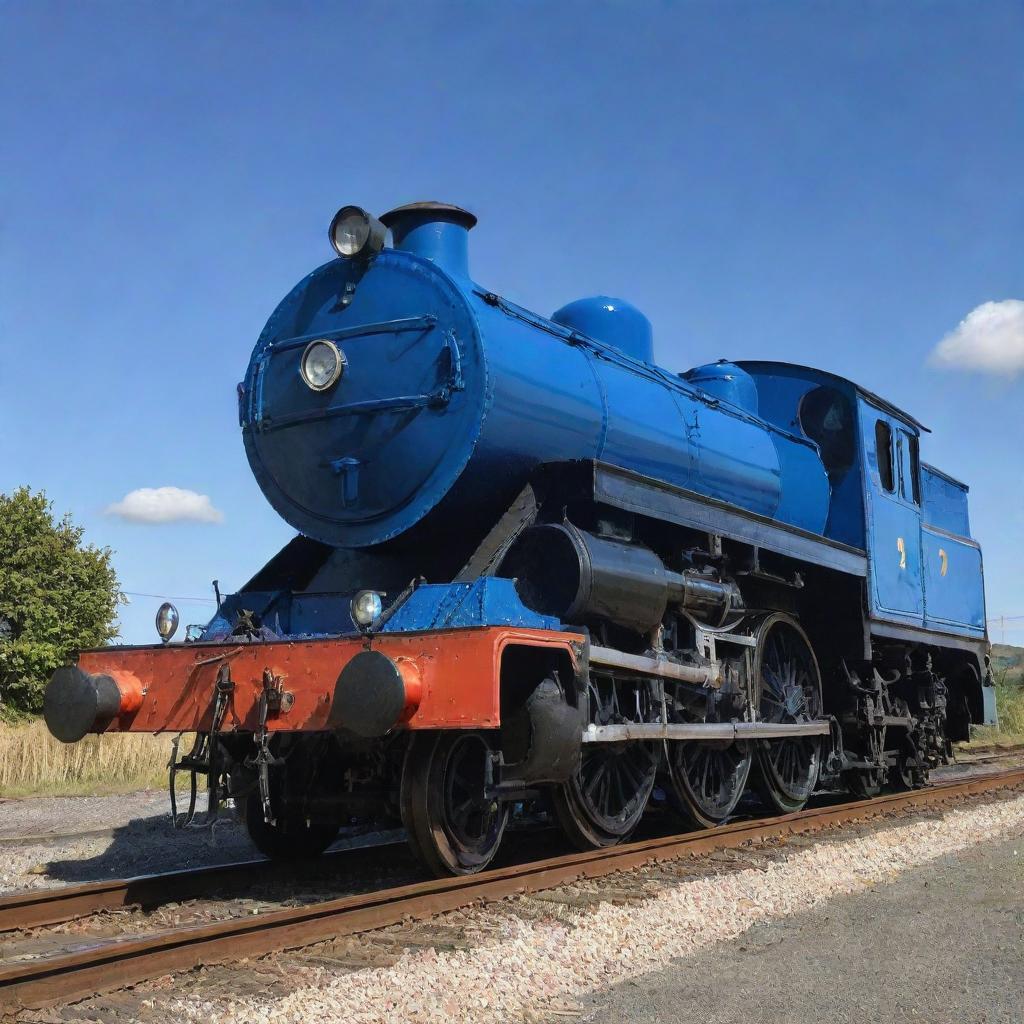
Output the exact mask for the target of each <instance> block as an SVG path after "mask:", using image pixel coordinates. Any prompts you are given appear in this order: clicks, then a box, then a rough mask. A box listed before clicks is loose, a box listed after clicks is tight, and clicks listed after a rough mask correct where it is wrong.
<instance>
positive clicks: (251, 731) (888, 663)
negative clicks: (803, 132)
mask: <svg viewBox="0 0 1024 1024" xmlns="http://www.w3.org/2000/svg"><path fill="white" fill-rule="evenodd" d="M475 222H476V219H475V218H474V217H473V215H472V214H470V213H468V212H467V211H465V210H463V209H460V208H458V207H455V206H450V205H446V204H441V203H417V204H413V205H410V206H405V207H400V208H398V209H396V210H392V211H391V212H390V213H388V214H386V215H384V216H383V217H381V218H380V219H379V220H378V219H376V218H375V217H373V216H371V215H370V214H368V213H366V212H365V211H364V210H362V209H360V208H358V207H354V206H348V207H344V208H343V209H341V210H340V211H339V212H338V214H337V215H336V216H335V218H334V220H333V222H332V224H331V228H330V238H331V243H332V245H333V247H334V249H335V251H336V253H337V258H336V259H333V260H331V261H330V262H328V263H326V264H325V265H323V266H322V267H320V268H319V269H317V270H315V271H313V272H312V273H311V274H310V275H309V276H308V277H306V278H305V279H304V280H302V281H301V282H300V283H299V284H298V285H297V286H296V287H295V288H294V289H293V290H292V291H291V292H290V293H289V294H288V295H287V297H286V298H285V299H284V300H283V301H282V302H281V304H280V305H279V306H278V308H277V309H276V310H275V311H274V313H273V315H272V316H271V317H270V320H269V321H268V322H267V325H266V327H265V329H264V331H263V333H262V334H261V336H260V338H259V340H258V342H257V344H256V348H255V350H254V352H253V354H252V358H251V360H250V363H249V367H248V370H247V372H246V375H245V379H244V381H243V382H242V383H241V384H240V385H239V387H238V402H239V421H240V425H241V429H242V435H243V439H244V443H245V450H246V454H247V456H248V459H249V463H250V465H251V467H252V470H253V473H254V474H255V476H256V479H257V481H258V482H259V484H260V487H261V488H262V490H263V492H264V494H265V495H266V497H267V499H268V500H269V501H270V503H271V504H272V505H273V507H274V508H275V509H276V510H277V511H278V512H279V513H280V515H281V516H282V517H284V518H285V519H286V520H287V521H288V522H289V523H290V524H291V525H293V526H294V527H295V528H296V529H297V531H298V536H297V537H296V538H295V539H294V540H293V541H292V542H290V543H289V544H288V545H287V546H286V547H285V548H284V549H283V550H282V551H281V552H280V553H278V555H276V556H275V557H274V558H273V559H272V560H271V561H270V562H269V563H268V564H267V565H266V566H265V567H264V568H263V569H262V570H261V571H260V572H258V573H257V574H256V576H255V577H254V578H253V579H252V580H251V581H250V582H249V583H248V584H247V585H246V586H245V587H244V588H243V589H242V590H241V591H240V592H239V593H237V594H233V595H230V596H229V597H227V598H225V599H224V600H223V601H222V602H221V604H220V607H219V608H218V611H217V614H216V616H215V617H214V619H213V621H211V622H210V623H209V624H208V625H207V626H206V627H205V628H204V629H203V630H202V632H201V635H199V636H198V637H196V638H195V639H193V638H190V639H189V640H188V641H187V642H186V643H184V644H172V643H168V644H166V645H164V646H162V647H159V648H141V649H140V648H121V649H113V650H111V649H107V650H106V651H104V652H91V653H90V654H83V655H82V657H81V658H80V660H79V664H78V665H77V666H75V667H74V668H69V669H65V670H61V672H59V673H58V674H57V676H55V677H54V680H53V682H52V683H51V687H50V692H49V694H48V700H47V719H48V721H49V722H50V725H51V729H52V730H53V731H54V733H55V734H56V735H58V736H60V737H61V738H63V739H69V740H73V739H76V738H78V737H79V736H80V735H82V734H84V733H85V732H87V731H102V730H104V729H133V730H145V731H160V730H163V729H178V728H193V729H197V730H198V731H199V732H200V734H201V736H200V741H199V749H198V750H197V751H194V752H193V754H192V755H190V757H189V758H187V759H186V760H185V761H184V762H183V764H185V765H186V766H187V767H189V768H190V770H193V771H196V770H200V771H206V772H207V773H208V774H209V776H210V782H211V799H212V800H213V801H214V803H215V804H216V801H217V800H218V799H219V798H221V797H223V796H224V795H226V794H229V795H231V796H232V797H233V798H234V801H235V804H236V806H237V807H238V808H239V809H240V810H241V812H242V814H243V816H244V817H245V820H246V823H247V825H248V827H249V831H250V834H251V835H252V837H253V839H254V841H255V842H256V844H257V845H258V846H259V847H260V848H261V849H263V850H264V851H265V852H267V853H269V854H271V855H275V856H290V855H294V854H297V853H310V852H315V851H317V850H320V849H322V848H324V847H325V846H326V845H327V844H328V843H329V842H330V841H331V840H332V839H333V838H334V837H335V835H336V834H337V832H338V829H339V827H341V826H343V825H345V826H351V825H360V824H362V825H373V826H375V825H377V824H379V823H380V822H382V821H385V820H388V819H394V820H401V821H402V823H403V824H404V825H405V827H406V828H407V830H408V833H409V836H410V841H411V842H412V844H413V847H414V849H415V850H416V852H417V853H418V854H419V855H420V857H421V858H422V859H423V861H424V862H425V863H426V864H427V865H429V866H430V868H431V869H433V870H434V871H437V872H439V873H444V872H453V873H461V872H468V871H474V870H478V869H480V868H481V867H483V866H485V865H486V864H487V863H489V861H490V860H491V858H492V857H493V856H494V853H495V851H496V850H497V848H498V845H499V843H500V841H501V837H502V833H503V831H504V829H505V825H506V823H507V821H508V819H509V816H510V814H511V813H512V810H513V808H522V807H524V806H527V807H533V808H540V809H542V810H543V811H546V812H547V813H550V814H551V815H553V816H554V818H556V819H557V820H558V821H559V822H560V823H561V825H562V826H563V828H564V829H565V832H566V834H567V835H568V836H569V837H570V839H571V840H572V841H573V842H575V843H576V844H578V845H580V846H582V847H594V846H601V845H607V844H610V843H615V842H619V841H621V840H622V839H623V838H625V837H627V836H628V835H629V834H630V833H631V832H632V831H633V829H634V828H635V827H636V825H637V823H638V822H639V820H640V818H641V817H642V815H643V814H644V812H645V809H646V808H647V807H648V806H649V805H650V804H651V802H652V801H655V802H659V803H663V804H665V805H667V806H669V807H670V808H671V809H673V810H674V811H676V812H678V813H679V814H681V815H682V816H683V817H684V818H685V819H686V820H688V821H690V822H692V823H694V824H696V825H700V826H708V825H714V824H718V823H721V822H722V821H725V820H726V819H727V818H728V817H729V816H730V815H732V814H733V813H734V811H735V808H736V806H737V804H738V803H739V801H740V800H741V799H743V798H744V796H745V795H746V794H748V793H757V794H759V796H760V798H761V799H762V800H763V801H765V802H766V803H767V804H768V806H769V807H771V808H773V809H776V810H779V811H792V810H795V809H798V808H799V807H801V806H803V804H804V803H805V802H806V800H807V799H808V797H809V796H810V794H811V793H812V792H813V791H814V790H815V789H816V788H817V787H819V786H823V785H832V786H837V785H838V786H843V787H845V788H847V789H849V790H851V791H852V792H854V793H857V794H858V795H861V796H869V795H872V794H874V793H877V792H879V791H880V790H881V789H882V787H885V786H898V787H912V786H918V785H921V784H923V783H924V781H925V780H926V778H927V775H928V772H929V770H930V768H932V767H934V766H935V765H937V764H938V763H940V762H943V761H944V760H946V759H947V758H948V756H949V753H950V742H951V740H954V739H958V738H961V737H965V736H966V735H967V733H968V727H969V724H970V723H971V722H981V721H990V720H992V718H993V715H994V704H993V700H992V689H991V680H990V673H989V670H988V657H987V652H988V643H987V638H986V632H985V613H984V592H983V580H982V563H981V552H980V549H979V547H978V545H977V543H976V542H975V541H974V540H972V539H971V537H970V529H969V525H968V518H967V488H966V486H964V485H963V484H961V483H959V482H958V481H956V480H954V479H952V478H951V477H949V476H947V475H946V474H944V473H942V472H940V471H939V470H937V469H934V468H933V467H931V466H929V465H927V464H925V463H924V462H922V461H921V458H920V445H921V439H922V436H923V434H924V433H925V432H926V428H924V427H923V426H922V425H921V424H920V423H918V422H917V421H916V420H915V419H914V418H913V417H911V416H909V415H907V414H906V413H904V412H902V411H901V410H900V409H898V408H896V407H895V406H893V405H891V404H890V403H889V402H887V401H885V400H883V399H881V398H879V397H878V396H877V395H874V394H872V393H870V392H868V391H866V390H864V389H863V388H861V387H858V386H857V385H856V384H854V383H852V382H851V381H848V380H845V379H843V378H840V377H836V376H834V375H832V374H829V373H826V372H824V371H821V370H816V369H812V368H809V367H803V366H795V365H791V364H786V363H773V362H762V361H752V362H740V363H734V362H726V361H720V362H717V363H713V364H710V365H707V366H702V367H699V368H697V369H694V370H690V371H688V372H686V373H682V374H676V373H673V372H670V371H668V370H665V369H662V368H661V367H659V366H658V365H657V364H656V363H655V361H654V351H653V340H652V329H651V325H650V323H649V322H648V320H647V319H646V317H645V316H644V315H643V314H642V313H641V312H640V311H639V310H637V309H636V308H635V307H633V306H631V305H630V304H629V303H626V302H623V301H621V300H619V299H612V298H608V297H598V298H588V299H582V300H579V301H576V302H571V303H570V304H568V305H566V306H564V307H563V308H562V309H560V310H558V311H557V312H556V313H554V314H553V315H552V316H551V317H550V318H548V317H544V316H540V315H538V314H536V313H533V312H530V311H529V310H526V309H523V308H521V307H519V306H517V305H515V304H513V303H511V302H509V301H508V300H506V299H505V298H503V297H502V296H501V295H500V294H498V293H496V292H493V291H490V290H489V289H486V288H483V287H480V286H479V285H477V284H475V283H474V282H473V280H472V279H471V277H470V273H469V262H468V234H469V231H470V229H471V228H472V227H473V226H474V224H475ZM389 233H390V237H391V245H390V246H389V245H387V238H388V234H389ZM172 620H173V616H171V615H169V614H168V613H167V612H166V611H165V614H164V616H163V618H162V619H161V622H162V623H164V624H166V623H168V622H170V621H172ZM168 628H169V627H168ZM165 632H166V629H165ZM239 652H241V653H239ZM140 680H141V686H140V685H137V684H138V683H139V681H140ZM225 694H227V695H228V696H225ZM83 695H84V697H83ZM72 698H73V699H72ZM83 700H84V705H83ZM83 706H84V707H85V710H84V711H83V710H81V708H82V707H83ZM71 708H74V709H75V711H74V713H73V714H72V711H71V710H69V709H71Z"/></svg>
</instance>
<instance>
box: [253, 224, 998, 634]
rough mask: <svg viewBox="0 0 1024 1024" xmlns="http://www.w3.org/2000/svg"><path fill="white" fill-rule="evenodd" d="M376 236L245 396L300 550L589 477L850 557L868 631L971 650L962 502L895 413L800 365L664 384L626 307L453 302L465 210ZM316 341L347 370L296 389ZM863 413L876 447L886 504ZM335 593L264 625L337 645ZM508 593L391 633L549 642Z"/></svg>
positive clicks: (459, 286)
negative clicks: (690, 496) (860, 564)
mask: <svg viewBox="0 0 1024 1024" xmlns="http://www.w3.org/2000/svg"><path fill="white" fill-rule="evenodd" d="M387 221H388V224H389V226H390V228H391V230H392V234H393V238H394V242H395V247H394V248H390V249H386V250H384V251H383V252H381V253H380V254H378V255H377V256H376V257H375V258H374V259H373V260H371V261H370V262H369V263H358V262H351V261H347V260H342V259H337V260H334V261H332V262H330V263H328V264H326V265H324V266H323V267H320V268H319V269H318V270H316V271H314V272H313V273H312V274H310V275H309V276H308V277H307V278H306V279H305V280H303V281H302V282H300V283H299V285H298V286H296V288H295V289H294V290H293V291H292V292H291V293H290V294H289V295H288V296H287V297H286V298H285V299H284V301H283V302H282V303H281V305H280V306H279V307H278V309H277V310H276V311H275V312H274V314H273V315H272V316H271V318H270V320H269V321H268V323H267V326H266V328H265V329H264V331H263V333H262V335H261V336H260V339H259V341H258V343H257V346H256V349H255V351H254V353H253V357H252V360H251V362H250V366H249V370H248V372H247V374H246V379H245V381H244V383H243V385H242V388H241V393H240V396H239V411H240V418H241V421H242V427H243V436H244V440H245V446H246V452H247V454H248V456H249V460H250V463H251V465H252V468H253V471H254V473H255V475H256V478H257V480H258V481H259V483H260V486H261V487H262V489H263V491H264V493H265V494H266V495H267V497H268V499H269V500H270V501H271V503H272V504H273V505H274V507H275V508H276V509H277V510H278V511H279V512H280V514H281V515H282V516H283V517H284V518H285V519H286V520H288V521H289V522H290V523H292V524H293V525H294V526H296V527H297V528H298V529H299V530H300V531H301V532H302V533H304V534H306V535H307V536H310V537H313V538H316V539H318V540H321V541H323V542H325V543H328V544H331V545H334V546H338V547H350V548H359V547H369V546H374V545H379V544H384V543H386V542H387V541H389V540H392V539H394V538H397V537H399V536H401V535H402V534H406V533H408V531H410V530H411V529H412V528H413V527H414V526H416V525H417V524H419V523H420V522H422V521H425V520H427V521H428V520H430V517H432V516H433V517H435V519H434V521H436V520H437V519H439V518H441V517H446V518H447V523H457V522H458V521H459V519H460V517H467V516H469V517H472V518H473V520H474V522H480V521H483V522H489V521H494V520H495V519H496V518H497V517H498V516H499V515H500V514H501V513H502V512H503V511H504V509H505V508H506V507H507V506H508V504H509V502H510V501H511V500H512V498H513V497H514V496H515V494H516V492H518V490H519V489H520V488H521V486H522V485H523V483H524V482H525V481H526V479H527V478H528V477H529V474H530V473H531V472H532V471H533V470H534V469H535V468H536V467H537V466H538V465H540V464H543V463H551V462H561V461H566V460H572V459H597V460H602V461H605V462H608V463H611V464H613V465H617V466H622V467H625V468H627V469H631V470H634V471H636V472H639V473H642V474H644V475H646V476H650V477H653V478H655V479H659V480H663V481H666V482H668V483H671V484H676V485H678V486H681V487H686V488H688V489H690V490H693V491H696V492H698V493H702V494H705V495H708V496H709V497H712V498H716V499H719V500H722V501H726V502H729V503H731V504H734V505H736V506H738V507H740V508H743V509H747V510H749V511H751V512H755V513H759V514H761V515H764V516H768V517H771V518H774V519H776V520H778V521H780V522H784V523H788V524H791V525H794V526H798V527H801V528H803V529H805V530H808V531H811V532H813V533H823V534H824V535H826V536H828V537H830V538H832V539H834V540H838V541H842V542H843V543H846V544H849V545H851V546H854V547H858V548H863V549H866V550H867V553H868V556H869V566H870V576H869V583H868V595H867V596H868V612H869V617H871V618H872V619H876V620H880V621H886V622H894V623H900V624H904V625H915V626H928V627H931V628H936V629H942V630H944V631H947V632H948V631H954V632H961V633H964V634H965V635H972V636H975V635H983V631H984V625H983V624H984V596H983V591H982V580H981V558H980V552H978V549H977V546H976V545H974V543H973V542H972V541H971V540H970V538H969V530H968V523H967V500H966V489H963V488H962V487H961V485H959V484H957V483H956V482H955V481H951V480H949V478H947V477H945V476H944V475H943V474H941V473H939V472H938V471H933V470H931V469H929V468H927V467H926V468H925V469H924V470H923V471H922V472H921V479H920V481H919V494H915V493H914V491H913V487H912V485H911V454H910V453H911V444H912V442H913V443H914V444H917V443H919V439H920V436H921V430H922V429H923V428H921V426H920V424H918V423H917V422H916V421H915V420H913V418H912V417H909V416H907V415H906V414H904V413H902V412H900V410H898V409H895V408H894V407H892V406H890V405H889V404H888V403H886V402H884V401H883V400H881V399H878V398H877V397H876V396H873V395H871V394H870V393H868V392H865V391H863V390H862V389H860V388H858V387H857V386H856V385H855V384H853V383H852V382H850V381H847V380H844V379H842V378H839V377H835V376H834V375H832V374H829V373H826V372H823V371H820V370H816V369H812V368H808V367H800V366H793V365H790V364H781V363H770V362H760V361H755V362H743V363H742V364H734V363H728V362H719V363H715V364H710V365H708V366H703V367H699V368H697V369H696V370H692V371H690V372H689V373H687V374H685V375H684V376H683V377H680V376H678V375H676V374H673V373H669V372H668V371H666V370H664V369H662V368H660V367H658V366H657V365H656V364H655V363H654V362H653V351H652V339H651V328H650V324H649V322H648V321H647V319H646V317H644V316H643V314H642V313H640V312H639V311H638V310H636V309H635V308H634V307H632V306H630V305H629V304H628V303H624V302H622V301H621V300H617V299H608V298H607V297H598V298H595V299H583V300H578V301H576V302H573V303H570V304H569V305H567V306H565V307H563V308H562V309H561V310H559V311H558V312H557V313H556V314H555V315H554V317H553V318H552V319H547V318H545V317H542V316H539V315H538V314H535V313H531V312H530V311H529V310H525V309H522V308H520V307H517V306H515V305H513V304H512V303H509V302H506V301H505V300H503V299H501V298H499V297H497V296H495V295H493V294H492V293H490V292H488V291H486V290H484V289H482V288H479V287H477V286H475V285H474V284H472V283H471V281H470V280H469V277H468V257H467V233H468V230H469V228H470V227H471V226H472V223H473V219H472V216H471V215H469V214H466V213H465V211H459V210H457V209H456V208H433V209H424V208H411V209H408V208H407V209H403V210H400V211H393V212H392V214H390V215H387ZM322 337H323V338H330V339H331V340H333V341H334V342H335V343H336V344H337V345H338V347H339V349H340V350H341V351H342V353H343V355H344V357H345V359H346V361H347V366H346V370H345V372H344V374H343V375H342V377H341V379H340V380H339V381H338V383H337V385H336V386H335V387H334V388H332V389H331V390H329V391H327V392H314V391H312V390H310V389H309V388H308V387H307V386H306V385H305V383H304V382H303V380H302V378H301V376H300V374H299V364H300V360H301V356H302V353H303V351H304V349H305V347H306V345H308V344H309V342H310V341H311V340H313V339H316V338H322ZM878 419H882V420H884V421H885V422H886V423H888V425H889V428H890V430H891V431H892V436H893V438H894V442H893V452H892V457H893V460H894V466H895V475H896V481H895V484H896V485H895V487H894V489H893V491H892V492H891V493H889V492H886V491H885V489H884V488H883V487H882V486H881V483H880V480H879V472H878V459H877V453H876V452H875V450H874V445H875V433H874V431H875V423H876V421H877V420H878ZM447 523H446V525H447ZM947 534H948V535H954V536H951V537H947V536H946V535H947ZM946 539H948V540H949V541H950V543H949V544H948V545H947V544H943V545H941V549H942V551H943V552H944V557H945V559H946V563H947V575H946V576H942V574H941V567H940V568H937V566H936V560H937V559H938V558H939V541H940V540H946ZM937 572H938V575H937V576H936V573H937ZM950 574H955V579H956V580H957V586H956V588H954V587H952V586H951V585H950V583H949V580H950ZM349 596H350V595H337V594H335V595H318V596H316V597H313V596H310V595H296V596H295V598H294V599H291V598H285V597H280V598H278V599H277V600H276V602H272V603H271V604H272V607H270V606H268V610H269V611H272V612H273V614H274V616H276V618H275V622H277V623H279V624H280V628H281V629H283V630H284V631H285V632H286V633H287V634H288V635H300V634H308V633H313V634H317V635H319V634H321V633H326V634H330V633H332V632H338V631H347V630H349V629H350V627H351V621H350V620H349V619H348V611H347V601H348V598H349ZM513 597H514V595H513V594H511V592H508V590H507V588H505V589H504V590H503V588H502V584H501V582H500V581H480V585H479V587H478V586H477V584H459V585H452V586H451V587H449V586H444V585H438V586H436V587H429V586H427V587H422V588H420V590H418V591H417V592H416V593H415V594H414V595H413V596H412V598H410V600H409V603H408V605H407V606H406V607H404V608H403V609H402V610H400V611H399V613H398V614H397V615H396V616H395V618H394V619H393V620H392V621H391V622H389V624H388V630H389V631H400V630H409V629H429V628H440V626H442V625H443V626H446V627H452V628H454V627H456V626H468V625H480V624H484V623H489V624H514V625H534V626H538V628H556V627H557V624H552V623H550V622H545V623H544V624H543V625H541V624H540V623H538V621H537V619H538V617H536V616H532V613H529V612H527V611H526V609H525V608H523V607H522V606H521V605H520V604H519V602H518V599H515V600H513ZM240 607H249V605H241V606H240Z"/></svg>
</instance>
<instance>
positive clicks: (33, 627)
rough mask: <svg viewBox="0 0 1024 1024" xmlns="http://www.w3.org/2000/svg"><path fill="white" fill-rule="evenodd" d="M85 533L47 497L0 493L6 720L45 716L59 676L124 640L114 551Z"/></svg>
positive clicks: (1, 706)
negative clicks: (73, 660) (48, 690)
mask: <svg viewBox="0 0 1024 1024" xmlns="http://www.w3.org/2000/svg"><path fill="white" fill-rule="evenodd" d="M82 534H83V530H82V528H81V527H80V526H75V525H74V523H72V521H71V517H70V516H69V515H65V516H64V517H63V518H61V519H56V518H55V517H54V514H53V506H52V503H51V502H50V501H48V500H47V498H46V495H45V494H44V493H43V492H42V491H40V492H38V493H36V494H33V493H32V492H31V491H30V490H29V489H28V488H27V487H22V488H20V489H19V490H17V491H15V492H14V493H13V494H11V495H7V494H0V717H3V718H7V719H11V718H15V717H18V715H19V714H25V713H32V712H38V711H39V710H40V709H41V707H42V703H43V688H44V687H45V686H46V682H47V680H48V679H49V678H50V676H51V675H52V673H53V671H54V669H56V668H58V667H59V666H60V665H62V664H64V663H65V662H66V661H67V659H68V658H69V656H70V655H71V654H72V652H74V651H77V650H80V649H82V648H86V647H98V646H100V645H101V644H105V643H106V642H107V641H109V640H112V639H113V638H114V637H115V636H116V635H117V628H116V625H115V622H116V615H117V608H118V605H119V604H120V603H121V602H122V601H123V600H124V597H123V595H122V594H121V590H120V584H119V583H118V580H117V574H116V573H115V572H114V567H113V565H112V563H111V551H110V549H109V548H97V547H94V546H93V545H91V544H83V542H82Z"/></svg>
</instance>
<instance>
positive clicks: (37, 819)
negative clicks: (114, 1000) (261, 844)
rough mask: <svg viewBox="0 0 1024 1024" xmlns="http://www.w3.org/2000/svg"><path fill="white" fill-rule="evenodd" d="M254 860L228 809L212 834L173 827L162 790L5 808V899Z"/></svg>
mask: <svg viewBox="0 0 1024 1024" xmlns="http://www.w3.org/2000/svg"><path fill="white" fill-rule="evenodd" d="M205 799H206V798H205V796H201V797H200V806H203V805H204V803H205ZM200 817H201V816H200ZM41 837H47V838H41ZM256 856H257V853H256V851H255V850H254V849H253V847H252V845H251V843H250V842H249V839H248V837H247V836H246V834H245V830H244V829H243V828H242V827H241V826H240V825H239V824H238V822H236V821H235V819H234V815H233V814H232V813H231V812H230V811H226V812H225V813H224V815H223V817H222V818H221V819H220V820H219V821H218V822H217V824H216V825H215V827H214V828H213V829H212V830H211V829H209V828H202V829H184V830H175V829H174V827H173V826H172V825H171V819H170V802H169V800H168V797H167V793H166V792H162V791H144V792H140V793H128V794H124V795H120V796H106V797H85V796H82V797H47V798H32V799H25V800H5V801H3V803H2V804H0V894H2V893H5V892H11V891H13V890H15V889H34V888H49V887H53V886H57V885H65V884H68V883H73V882H85V881H92V880H97V879H103V878H121V877H127V876H132V875H140V874H147V873H149V872H156V871H170V870H174V869H179V868H193V867H199V866H202V865H204V864H221V863H228V862H230V861H236V860H250V859H252V858H253V857H256Z"/></svg>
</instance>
